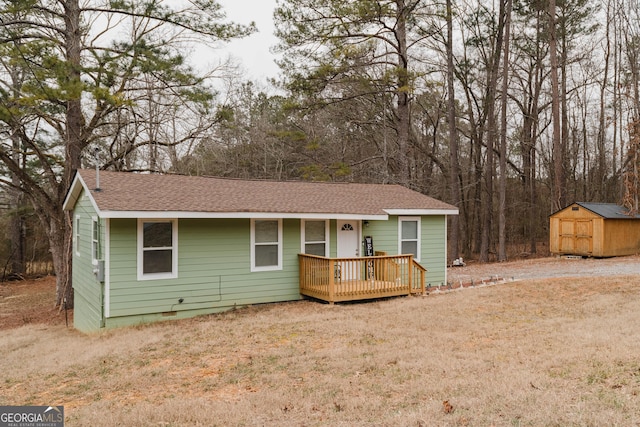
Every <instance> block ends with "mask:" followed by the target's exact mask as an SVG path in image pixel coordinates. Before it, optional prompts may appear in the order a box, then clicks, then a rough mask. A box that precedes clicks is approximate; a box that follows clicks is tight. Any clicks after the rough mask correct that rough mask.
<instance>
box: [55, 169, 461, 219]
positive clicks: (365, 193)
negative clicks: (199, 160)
mask: <svg viewBox="0 0 640 427" xmlns="http://www.w3.org/2000/svg"><path fill="white" fill-rule="evenodd" d="M99 184H100V189H99V190H96V172H95V170H90V169H81V170H78V172H77V174H76V176H75V178H74V180H73V183H72V185H71V188H70V189H69V192H68V194H67V198H66V199H65V203H64V208H65V209H67V210H71V209H73V207H74V206H75V203H76V201H77V199H78V197H79V196H80V194H81V192H82V190H83V189H84V191H85V192H86V194H88V195H89V196H90V198H91V201H92V203H93V205H94V207H95V209H96V211H97V212H98V213H99V214H100V215H101V216H102V217H111V218H118V217H166V216H170V215H171V216H176V217H254V216H259V215H258V214H265V215H266V214H278V215H280V216H282V217H312V216H322V217H326V218H356V217H358V218H361V219H377V218H383V217H384V218H386V217H387V216H388V215H389V214H415V215H428V214H441V215H442V214H444V215H451V214H453V215H455V214H457V213H458V209H457V208H456V207H455V206H452V205H450V204H448V203H445V202H442V201H440V200H436V199H434V198H432V197H429V196H426V195H424V194H421V193H418V192H416V191H413V190H410V189H408V188H405V187H402V186H400V185H386V184H354V183H324V182H302V181H286V182H278V181H260V180H240V179H228V178H214V177H200V176H185V175H160V174H140V173H131V172H111V171H100V172H99Z"/></svg>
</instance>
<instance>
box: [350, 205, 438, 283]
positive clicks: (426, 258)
mask: <svg viewBox="0 0 640 427" xmlns="http://www.w3.org/2000/svg"><path fill="white" fill-rule="evenodd" d="M446 221H447V218H446V216H445V215H433V216H423V217H422V221H421V224H420V231H421V244H422V246H421V248H420V249H421V251H420V252H421V253H420V264H421V265H422V266H424V267H425V268H426V269H427V270H428V271H427V278H426V281H427V284H429V283H430V284H431V285H432V286H437V285H440V284H446V273H447V254H446V241H447V240H446V239H447V236H446V231H447V228H446V225H447V223H446ZM362 236H363V237H364V236H372V237H373V248H374V250H376V251H384V252H387V253H388V254H389V255H397V254H398V217H397V216H391V217H389V220H388V221H369V226H368V227H365V226H363V228H362Z"/></svg>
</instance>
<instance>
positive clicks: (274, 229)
mask: <svg viewBox="0 0 640 427" xmlns="http://www.w3.org/2000/svg"><path fill="white" fill-rule="evenodd" d="M280 269H282V220H281V219H252V220H251V271H266V270H280Z"/></svg>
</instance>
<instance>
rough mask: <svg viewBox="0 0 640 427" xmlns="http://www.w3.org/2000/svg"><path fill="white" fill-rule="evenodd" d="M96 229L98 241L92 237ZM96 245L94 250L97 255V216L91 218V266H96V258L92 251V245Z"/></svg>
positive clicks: (98, 242)
mask: <svg viewBox="0 0 640 427" xmlns="http://www.w3.org/2000/svg"><path fill="white" fill-rule="evenodd" d="M96 228H97V229H98V230H97V231H98V240H95V239H94V238H93V236H94V235H95V231H96ZM94 244H95V245H96V249H97V252H98V255H99V254H100V220H99V219H98V217H97V216H92V217H91V263H92V264H93V265H98V258H96V257H94V255H95V253H96V251H94V247H93V245H94Z"/></svg>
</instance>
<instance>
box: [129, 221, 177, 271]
mask: <svg viewBox="0 0 640 427" xmlns="http://www.w3.org/2000/svg"><path fill="white" fill-rule="evenodd" d="M177 236H178V223H177V221H176V220H138V279H139V280H142V279H168V278H173V277H178V249H177V244H178V239H177Z"/></svg>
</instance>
